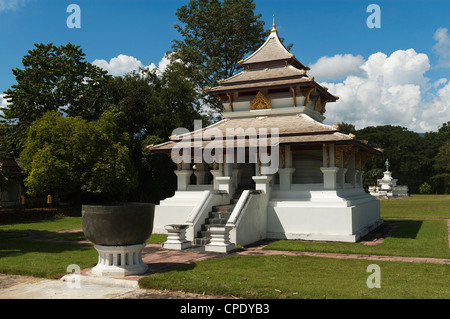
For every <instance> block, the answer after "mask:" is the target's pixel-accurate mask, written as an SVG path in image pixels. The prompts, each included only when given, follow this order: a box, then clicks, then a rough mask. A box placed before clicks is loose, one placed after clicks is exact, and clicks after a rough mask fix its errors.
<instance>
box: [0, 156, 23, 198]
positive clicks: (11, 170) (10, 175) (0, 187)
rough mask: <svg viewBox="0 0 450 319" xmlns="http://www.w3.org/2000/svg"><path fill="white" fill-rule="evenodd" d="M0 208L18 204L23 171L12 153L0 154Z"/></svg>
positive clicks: (21, 189)
mask: <svg viewBox="0 0 450 319" xmlns="http://www.w3.org/2000/svg"><path fill="white" fill-rule="evenodd" d="M0 179H1V180H0V207H13V206H16V205H19V204H20V200H21V196H22V194H23V171H22V168H21V167H20V164H19V161H18V160H17V159H16V158H15V156H14V154H13V153H6V152H0Z"/></svg>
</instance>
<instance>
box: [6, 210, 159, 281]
mask: <svg viewBox="0 0 450 319" xmlns="http://www.w3.org/2000/svg"><path fill="white" fill-rule="evenodd" d="M30 220H31V221H25V222H18V223H14V222H11V223H9V224H4V225H0V273H3V274H15V275H29V276H34V277H45V278H60V277H62V276H63V275H65V274H66V269H67V266H69V265H70V264H77V265H79V266H80V268H81V269H84V268H89V267H93V266H95V264H96V263H97V259H98V254H97V251H96V250H95V249H94V247H93V245H91V244H79V243H76V241H83V240H86V237H85V236H84V234H83V232H74V233H68V234H60V233H59V232H66V231H70V230H77V229H81V228H82V225H81V223H82V220H81V217H69V216H65V217H62V216H57V217H53V218H44V219H43V220H38V219H36V216H33V217H32V218H30ZM30 236H32V237H33V238H36V237H40V236H45V238H46V239H58V240H65V241H68V242H44V241H37V240H34V239H30ZM166 238H167V236H166V235H158V234H154V235H152V236H150V238H149V239H148V240H147V243H162V242H164V241H165V240H166ZM70 241H73V242H70Z"/></svg>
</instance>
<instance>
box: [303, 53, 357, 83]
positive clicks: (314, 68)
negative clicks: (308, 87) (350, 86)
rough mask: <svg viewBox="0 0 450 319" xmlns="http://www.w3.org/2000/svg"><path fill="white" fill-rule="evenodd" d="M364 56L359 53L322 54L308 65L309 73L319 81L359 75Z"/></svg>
mask: <svg viewBox="0 0 450 319" xmlns="http://www.w3.org/2000/svg"><path fill="white" fill-rule="evenodd" d="M363 64H364V58H363V57H362V56H361V55H357V56H354V55H352V54H344V55H342V54H336V55H335V56H333V57H328V56H324V57H321V58H320V59H319V60H317V62H316V63H314V64H312V65H311V66H310V68H311V74H312V75H314V77H315V78H317V79H319V80H321V81H327V80H337V79H341V78H345V77H347V76H349V75H361V74H363V72H364V70H363V69H361V66H362V65H363Z"/></svg>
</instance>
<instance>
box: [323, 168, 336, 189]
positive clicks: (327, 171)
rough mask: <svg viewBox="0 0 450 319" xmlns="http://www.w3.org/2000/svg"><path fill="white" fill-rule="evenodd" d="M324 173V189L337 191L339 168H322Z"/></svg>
mask: <svg viewBox="0 0 450 319" xmlns="http://www.w3.org/2000/svg"><path fill="white" fill-rule="evenodd" d="M320 170H321V171H322V173H323V189H336V185H337V178H336V177H337V176H336V174H337V172H338V171H339V167H321V168H320Z"/></svg>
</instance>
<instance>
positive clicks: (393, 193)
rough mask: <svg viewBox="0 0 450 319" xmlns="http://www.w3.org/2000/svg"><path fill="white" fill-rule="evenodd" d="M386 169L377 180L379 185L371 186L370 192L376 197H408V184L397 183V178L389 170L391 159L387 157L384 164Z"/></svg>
mask: <svg viewBox="0 0 450 319" xmlns="http://www.w3.org/2000/svg"><path fill="white" fill-rule="evenodd" d="M384 165H385V166H386V171H385V172H383V174H384V176H383V178H381V179H378V180H377V186H370V187H369V193H370V195H372V196H375V197H388V198H389V197H406V196H408V186H406V185H397V179H395V178H393V177H392V172H390V171H389V160H388V159H386V162H385V164H384Z"/></svg>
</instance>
